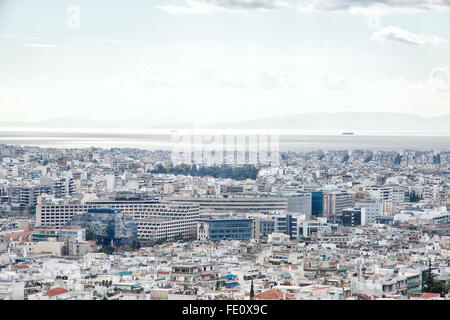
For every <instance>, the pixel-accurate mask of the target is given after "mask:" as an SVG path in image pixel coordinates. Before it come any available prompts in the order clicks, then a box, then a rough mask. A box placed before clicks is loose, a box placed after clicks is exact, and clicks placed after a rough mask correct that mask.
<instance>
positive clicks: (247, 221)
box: [197, 216, 253, 241]
mask: <svg viewBox="0 0 450 320" xmlns="http://www.w3.org/2000/svg"><path fill="white" fill-rule="evenodd" d="M251 238H253V219H251V218H234V217H222V216H220V217H213V216H211V217H208V218H206V219H199V220H198V222H197V239H198V240H211V241H220V240H249V239H251Z"/></svg>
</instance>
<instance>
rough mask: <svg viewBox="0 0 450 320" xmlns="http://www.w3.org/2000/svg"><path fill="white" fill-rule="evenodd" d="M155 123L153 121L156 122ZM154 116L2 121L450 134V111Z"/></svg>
mask: <svg viewBox="0 0 450 320" xmlns="http://www.w3.org/2000/svg"><path fill="white" fill-rule="evenodd" d="M152 122H153V123H152ZM154 122H155V121H152V120H151V119H149V120H147V119H141V118H139V119H117V120H111V121H96V120H92V119H85V118H58V119H49V120H45V121H37V122H0V127H37V128H91V129H97V128H122V129H125V128H129V129H195V128H197V129H198V128H201V129H223V130H226V129H233V130H247V129H248V130H297V131H354V132H358V131H379V132H423V133H427V132H435V133H436V132H442V133H450V114H447V115H443V116H436V117H422V116H418V115H412V114H405V113H388V112H336V113H299V114H292V115H287V116H273V117H265V118H260V119H255V120H245V121H233V122H231V121H229V122H214V123H212V122H211V123H201V124H198V123H196V124H194V123H191V122H185V123H171V122H170V120H169V119H165V121H156V122H158V124H154Z"/></svg>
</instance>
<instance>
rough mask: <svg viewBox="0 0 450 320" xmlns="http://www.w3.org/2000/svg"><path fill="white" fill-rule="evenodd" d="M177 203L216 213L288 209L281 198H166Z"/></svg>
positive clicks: (245, 196) (241, 196) (224, 196)
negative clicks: (195, 205) (192, 204)
mask: <svg viewBox="0 0 450 320" xmlns="http://www.w3.org/2000/svg"><path fill="white" fill-rule="evenodd" d="M166 199H168V200H170V201H172V202H177V203H180V202H182V203H195V204H198V205H199V206H200V209H203V210H208V211H216V212H230V211H233V212H248V213H250V212H262V213H264V212H273V211H283V210H287V209H288V200H287V198H283V197H271V196H253V195H222V196H196V197H181V196H172V197H168V198H166Z"/></svg>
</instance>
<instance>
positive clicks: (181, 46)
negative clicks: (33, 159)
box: [0, 0, 450, 124]
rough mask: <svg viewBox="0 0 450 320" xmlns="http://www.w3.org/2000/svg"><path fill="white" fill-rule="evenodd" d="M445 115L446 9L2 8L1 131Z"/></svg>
mask: <svg viewBox="0 0 450 320" xmlns="http://www.w3.org/2000/svg"><path fill="white" fill-rule="evenodd" d="M343 111H360V112H373V111H379V112H401V113H409V114H417V115H421V116H427V117H429V116H439V115H444V114H449V113H450V1H448V0H421V1H419V0H411V1H407V0H298V1H289V0H165V1H162V0H96V1H92V0H40V1H35V0H0V122H6V121H41V120H46V119H53V118H61V117H76V118H89V119H93V120H98V121H107V120H117V119H124V118H130V119H132V118H139V119H148V122H149V124H155V123H163V122H172V123H178V122H187V121H188V122H198V123H204V122H219V121H238V120H250V119H258V118H263V117H269V116H274V115H289V114H297V113H310V112H343Z"/></svg>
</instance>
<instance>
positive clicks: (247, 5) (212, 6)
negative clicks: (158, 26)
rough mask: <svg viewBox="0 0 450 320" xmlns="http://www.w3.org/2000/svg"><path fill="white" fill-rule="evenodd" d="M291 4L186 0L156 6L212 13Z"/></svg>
mask: <svg viewBox="0 0 450 320" xmlns="http://www.w3.org/2000/svg"><path fill="white" fill-rule="evenodd" d="M288 7H290V4H289V3H287V2H285V1H281V0H186V5H184V6H178V5H171V4H167V5H162V6H156V8H158V9H161V10H163V11H165V12H167V13H171V14H177V13H191V14H194V13H199V14H202V13H210V12H214V11H236V10H276V9H286V8H288Z"/></svg>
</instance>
